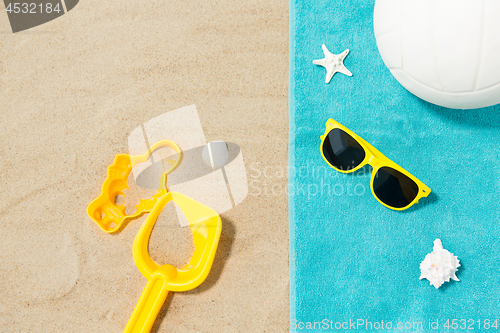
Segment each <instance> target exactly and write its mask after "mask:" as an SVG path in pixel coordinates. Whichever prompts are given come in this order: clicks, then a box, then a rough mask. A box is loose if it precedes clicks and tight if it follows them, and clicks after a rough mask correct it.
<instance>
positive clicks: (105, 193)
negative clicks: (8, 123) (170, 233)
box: [87, 140, 222, 333]
mask: <svg viewBox="0 0 500 333" xmlns="http://www.w3.org/2000/svg"><path fill="white" fill-rule="evenodd" d="M160 147H170V148H172V149H174V150H175V151H176V152H177V153H178V154H179V158H178V159H177V161H175V162H174V161H171V162H170V164H171V167H170V169H169V170H168V171H167V172H166V173H164V174H163V175H162V178H161V180H160V186H159V190H158V192H157V193H156V194H155V195H154V196H153V197H151V198H149V199H147V200H141V203H140V204H139V205H138V206H137V212H136V213H134V214H133V215H126V214H125V207H124V206H119V205H117V204H116V203H115V197H116V196H117V195H119V194H121V195H124V194H123V190H124V189H127V188H128V186H127V178H128V176H129V174H130V171H131V170H132V168H133V167H134V166H135V165H137V164H139V163H143V162H145V161H147V159H148V158H149V156H150V155H151V153H152V152H153V151H154V150H156V149H158V148H160ZM180 160H181V149H180V148H179V146H177V145H176V144H175V143H173V142H172V141H168V140H165V141H160V142H158V143H156V144H155V145H153V146H152V147H151V149H149V150H148V152H147V153H146V154H145V155H141V156H132V157H131V156H129V155H125V154H122V155H117V156H116V158H115V161H114V163H113V165H111V166H110V167H109V168H108V177H107V178H106V180H105V182H104V185H103V187H102V193H101V195H100V196H99V197H98V198H97V199H96V200H94V201H92V202H91V203H90V205H89V206H88V208H87V213H88V215H89V216H90V218H92V219H93V220H94V221H95V222H96V223H97V224H98V225H99V227H101V229H103V230H104V231H106V232H115V231H117V230H118V229H119V228H120V226H121V225H122V224H123V222H124V221H125V220H126V219H131V218H134V217H137V216H139V215H140V214H142V213H146V212H149V216H148V217H147V218H146V220H145V221H144V223H143V225H142V227H141V228H140V229H139V232H138V233H137V235H136V237H135V239H134V244H133V246H132V252H133V256H134V261H135V263H136V265H137V268H138V269H139V271H140V272H141V273H142V275H144V277H146V279H147V280H148V282H147V284H146V287H145V288H144V290H143V292H142V294H141V297H140V298H139V301H138V303H137V305H136V307H135V309H134V311H133V312H132V315H131V317H130V319H129V321H128V323H127V326H126V327H125V330H124V332H126V333H147V332H149V331H150V330H151V327H152V326H153V324H154V321H155V319H156V316H157V315H158V312H159V311H160V309H161V307H162V306H163V303H164V302H165V299H166V297H167V294H168V292H169V291H187V290H191V289H194V288H196V287H198V286H199V285H200V284H201V283H202V282H203V281H204V280H205V279H206V278H207V276H208V273H209V272H210V268H211V267H212V263H213V260H214V257H215V252H216V251H217V246H218V244H219V238H220V233H221V229H222V222H221V219H220V216H219V214H217V212H216V211H215V210H213V209H211V208H209V207H207V206H205V205H203V204H201V203H199V202H197V201H195V200H193V199H191V198H189V197H187V196H185V195H183V194H181V193H176V192H169V191H168V188H167V174H169V173H170V172H172V171H173V170H174V169H175V168H176V166H177V165H178V164H179V162H180ZM170 201H173V202H175V203H176V204H177V205H178V206H179V208H180V209H181V210H182V212H183V214H184V216H185V217H186V219H187V221H188V224H189V228H190V230H191V232H192V234H193V239H194V248H195V249H194V253H193V255H192V257H191V259H190V261H189V262H188V263H187V264H186V265H185V266H184V267H182V268H176V267H174V266H172V265H159V264H157V263H156V262H154V261H153V259H152V258H151V256H150V255H149V252H148V245H149V237H150V236H151V232H152V230H153V227H154V225H155V223H156V220H157V219H158V216H159V215H160V213H161V211H162V210H163V208H164V207H165V205H166V204H167V203H169V202H170Z"/></svg>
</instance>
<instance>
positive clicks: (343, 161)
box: [323, 128, 365, 170]
mask: <svg viewBox="0 0 500 333" xmlns="http://www.w3.org/2000/svg"><path fill="white" fill-rule="evenodd" d="M323 155H325V157H326V159H327V160H328V162H330V164H331V165H333V166H334V167H336V168H337V169H340V170H351V169H354V168H355V167H357V166H358V165H359V164H361V162H363V160H364V159H365V150H364V149H363V147H361V146H360V145H359V143H357V142H356V140H354V139H353V138H352V137H351V136H350V135H349V134H347V133H346V132H344V131H343V130H341V129H338V128H335V129H333V130H331V131H330V132H329V133H328V135H327V136H326V138H325V141H324V143H323Z"/></svg>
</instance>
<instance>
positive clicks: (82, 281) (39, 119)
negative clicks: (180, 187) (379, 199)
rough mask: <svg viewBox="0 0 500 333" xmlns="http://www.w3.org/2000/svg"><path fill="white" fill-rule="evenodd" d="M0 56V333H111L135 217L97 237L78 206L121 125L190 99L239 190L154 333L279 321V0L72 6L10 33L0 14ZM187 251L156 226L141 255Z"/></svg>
mask: <svg viewBox="0 0 500 333" xmlns="http://www.w3.org/2000/svg"><path fill="white" fill-rule="evenodd" d="M0 6H1V8H2V10H3V5H0ZM0 55H1V56H0V89H1V94H0V126H1V127H0V154H1V157H2V158H1V159H0V181H1V185H2V191H0V205H1V208H0V209H1V214H0V262H1V268H0V300H1V302H0V331H1V332H86V333H89V332H121V331H122V330H123V328H124V327H125V325H126V323H127V320H128V318H129V316H130V314H131V313H132V310H133V308H134V306H135V304H136V302H137V300H138V298H139V296H140V294H141V292H142V290H143V288H144V286H145V283H146V279H145V278H144V277H143V276H142V275H141V273H140V272H139V271H138V269H137V268H136V266H135V263H134V261H133V258H132V242H133V239H134V236H135V234H136V233H137V231H138V229H139V227H140V225H141V223H142V222H143V221H144V219H145V217H146V215H144V216H142V217H141V218H138V219H136V220H134V221H131V222H130V223H129V224H128V225H127V226H126V227H125V228H124V229H123V230H122V231H121V232H119V233H117V234H111V235H110V234H106V233H104V232H103V231H102V230H101V229H99V228H98V226H97V225H96V224H95V223H94V222H93V221H92V220H91V219H90V218H89V217H88V216H87V214H86V208H87V205H88V204H89V203H90V202H91V201H92V200H93V199H94V198H96V197H97V196H98V195H99V193H100V190H101V186H102V183H103V182H104V179H105V177H106V168H107V167H108V165H110V164H111V163H112V162H113V158H114V156H115V155H116V154H118V153H128V142H127V138H128V135H129V134H130V131H132V130H133V129H134V128H136V127H137V126H139V125H141V124H143V123H144V122H145V121H147V120H149V119H151V118H154V117H156V116H158V115H161V114H163V113H165V112H167V111H169V110H174V109H177V108H180V107H183V106H187V105H191V104H196V106H197V110H198V113H199V116H200V119H201V124H202V127H203V130H204V133H205V136H206V139H207V141H212V140H225V141H228V142H234V143H236V144H238V145H239V146H240V148H241V151H242V152H243V156H244V160H245V165H246V169H247V177H248V180H249V185H250V188H249V195H248V197H247V198H246V199H245V200H244V201H243V202H242V203H241V204H239V205H238V206H236V207H235V208H233V209H232V210H230V211H228V212H226V213H223V214H222V215H221V217H222V223H223V229H222V235H221V240H220V244H219V248H218V251H217V254H216V257H215V260H214V264H213V267H212V270H211V272H210V274H209V276H208V278H207V280H206V281H205V282H204V283H203V284H202V285H201V286H200V287H198V288H196V289H194V290H192V291H188V292H184V293H170V294H169V297H168V299H167V302H166V304H165V305H164V307H163V308H162V310H161V312H160V315H159V317H158V319H157V321H156V323H155V325H154V327H153V330H152V332H176V333H177V332H287V331H288V327H289V276H288V212H287V195H286V193H285V191H284V190H285V189H286V188H287V178H286V173H285V172H283V171H284V170H286V167H287V154H288V149H287V147H288V104H287V88H288V2H287V1H283V0H266V1H262V0H250V1H244V2H241V1H240V2H231V1H228V0H222V1H217V2H210V1H208V2H207V1H198V0H197V1H189V2H180V3H177V2H172V1H170V2H168V1H159V0H153V1H136V2H131V1H124V0H115V1H97V0H82V1H80V3H79V4H78V5H77V6H76V7H75V8H74V9H73V10H72V11H70V12H68V14H65V15H63V16H62V17H60V18H58V19H56V20H54V21H51V22H49V23H46V24H44V25H41V26H38V27H35V28H33V29H30V30H27V31H24V32H19V33H16V34H13V33H12V32H11V30H10V26H9V21H8V18H7V15H6V14H5V12H3V14H1V15H0ZM264 171H265V172H264ZM167 212H168V211H167ZM167 215H168V214H167ZM163 224H164V225H165V226H168V225H170V226H171V225H172V221H171V220H169V219H168V218H165V219H161V221H159V225H160V226H162V225H163ZM166 231H169V232H166ZM191 246H192V239H191V238H190V235H189V234H186V233H185V232H184V230H178V229H175V227H159V228H155V229H154V230H153V235H152V237H151V244H150V252H151V255H152V256H153V258H154V259H155V260H157V261H158V262H159V263H162V264H163V263H174V264H179V265H181V264H182V263H183V262H185V261H186V260H188V258H189V253H187V252H189V251H190V250H191Z"/></svg>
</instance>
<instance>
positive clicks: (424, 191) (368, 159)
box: [319, 118, 431, 211]
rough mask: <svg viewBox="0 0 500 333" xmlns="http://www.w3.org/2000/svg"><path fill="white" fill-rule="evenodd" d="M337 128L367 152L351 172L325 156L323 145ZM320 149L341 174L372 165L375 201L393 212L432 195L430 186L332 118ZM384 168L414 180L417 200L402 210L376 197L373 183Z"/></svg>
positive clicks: (327, 123) (322, 137)
mask: <svg viewBox="0 0 500 333" xmlns="http://www.w3.org/2000/svg"><path fill="white" fill-rule="evenodd" d="M336 128H338V129H341V130H343V131H344V132H346V133H347V134H349V135H350V136H351V137H352V138H353V139H354V140H356V142H357V143H359V145H360V146H361V147H362V148H363V149H364V151H365V158H364V159H363V161H362V162H361V163H360V164H359V165H358V166H356V167H355V168H352V169H349V170H340V169H338V168H336V167H334V166H333V165H332V164H330V162H328V160H327V159H326V157H325V155H324V154H323V144H324V143H325V139H326V137H327V135H328V133H330V131H332V130H333V129H336ZM319 149H320V151H321V156H323V159H324V160H325V162H326V163H328V165H329V166H331V167H332V168H333V169H335V170H336V171H338V172H341V173H352V172H355V171H356V170H359V169H361V168H362V167H364V166H365V165H367V164H368V165H370V166H371V167H372V168H373V170H372V175H371V179H370V188H371V190H372V194H373V196H374V197H375V199H377V201H378V202H380V203H381V204H382V205H384V206H385V207H387V208H390V209H393V210H399V211H401V210H405V209H408V208H410V207H411V206H413V205H414V204H416V203H417V202H418V201H419V200H420V199H421V198H424V197H427V196H428V195H429V194H430V193H431V189H430V188H429V186H427V185H425V184H424V183H422V182H421V181H420V180H418V179H417V178H416V177H415V176H413V175H412V174H411V173H409V172H408V171H406V170H405V169H403V168H402V167H400V166H399V165H397V164H396V163H394V162H393V161H391V160H390V159H388V158H387V157H386V156H385V155H384V154H382V153H381V152H380V151H378V150H377V149H376V148H375V147H373V146H372V145H371V144H369V143H368V142H366V141H365V140H364V139H363V138H361V137H360V136H359V135H357V134H356V133H354V132H352V131H351V130H350V129H348V128H346V127H345V126H343V125H342V124H340V123H339V122H338V121H335V120H333V119H331V118H330V119H328V121H327V122H326V131H325V134H323V135H322V136H321V145H320V147H319ZM382 167H390V168H393V169H395V170H397V171H399V172H401V173H402V174H404V175H405V176H407V177H408V178H410V179H411V180H413V181H414V182H415V183H416V184H417V186H418V194H417V196H416V197H415V199H413V201H412V202H410V203H409V204H408V205H407V206H405V207H402V208H397V207H392V206H389V205H387V204H385V203H384V202H382V201H381V200H380V199H379V198H378V197H377V196H376V195H375V191H374V190H373V181H374V180H375V175H376V174H377V172H378V170H379V169H380V168H382Z"/></svg>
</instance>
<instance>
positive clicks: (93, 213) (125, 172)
mask: <svg viewBox="0 0 500 333" xmlns="http://www.w3.org/2000/svg"><path fill="white" fill-rule="evenodd" d="M162 147H169V148H172V149H173V150H174V151H175V152H176V153H177V154H178V156H179V157H178V158H177V160H176V161H173V160H168V162H169V163H170V165H171V167H170V169H169V170H168V171H167V174H168V173H170V172H172V171H173V170H174V169H175V168H176V167H177V165H178V164H179V162H180V161H181V156H182V155H181V149H180V148H179V146H178V145H176V144H175V143H174V142H172V141H169V140H163V141H159V142H157V143H155V144H154V145H153V146H151V148H150V149H149V150H148V152H147V153H146V154H144V155H138V156H130V155H128V154H120V155H116V157H115V160H114V162H113V164H112V165H110V166H109V167H108V176H107V178H106V180H105V181H104V184H103V185H102V191H101V195H100V196H99V197H98V198H97V199H95V200H94V201H92V202H91V203H90V205H89V206H88V207H87V214H88V215H89V216H90V218H91V219H92V220H94V222H95V223H97V225H98V226H99V227H101V229H102V230H104V231H105V232H108V233H112V232H116V231H118V230H119V229H120V227H121V226H122V224H123V222H125V221H126V220H127V219H133V218H136V217H138V216H140V215H141V214H144V213H148V212H150V211H151V209H153V206H154V205H155V203H156V202H157V201H158V199H159V198H160V197H161V196H163V195H164V194H165V193H166V192H165V191H164V190H162V189H160V190H159V191H158V193H156V194H155V195H154V196H152V197H151V198H149V199H140V200H141V202H140V203H139V205H137V207H136V209H137V210H136V212H135V213H134V214H132V215H126V214H125V206H124V205H117V204H116V197H117V196H118V195H123V196H124V197H125V194H124V193H123V190H125V189H129V187H128V185H127V179H128V177H129V175H130V172H131V171H132V169H133V168H134V167H135V166H136V165H138V164H141V163H144V162H146V161H147V160H148V158H149V156H150V155H151V154H152V153H153V151H155V150H156V149H159V148H162Z"/></svg>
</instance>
